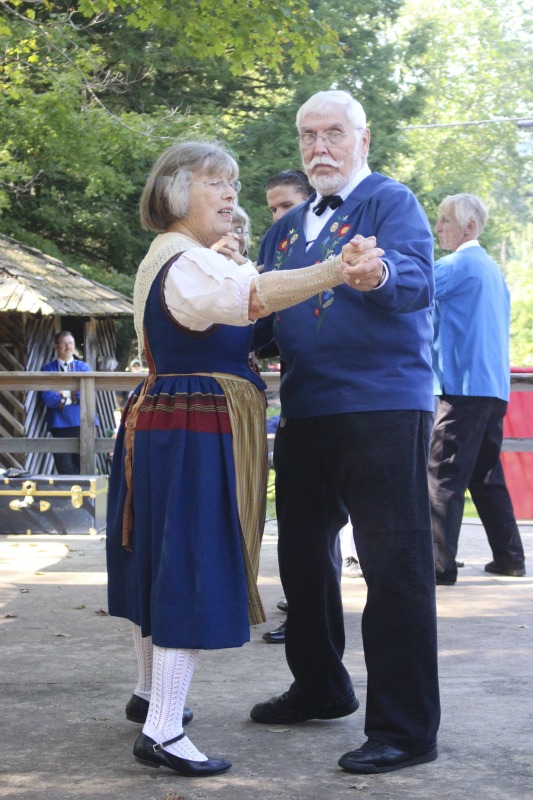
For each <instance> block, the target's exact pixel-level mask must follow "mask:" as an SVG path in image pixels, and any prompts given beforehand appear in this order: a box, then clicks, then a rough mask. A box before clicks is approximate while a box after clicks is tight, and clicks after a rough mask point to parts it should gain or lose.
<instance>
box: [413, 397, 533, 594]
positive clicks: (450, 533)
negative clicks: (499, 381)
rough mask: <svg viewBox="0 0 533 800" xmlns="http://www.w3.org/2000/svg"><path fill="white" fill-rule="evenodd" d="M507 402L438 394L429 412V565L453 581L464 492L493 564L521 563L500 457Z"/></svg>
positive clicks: (515, 564) (518, 538)
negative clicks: (432, 422) (431, 556)
mask: <svg viewBox="0 0 533 800" xmlns="http://www.w3.org/2000/svg"><path fill="white" fill-rule="evenodd" d="M506 411H507V403H506V402H505V401H504V400H499V399H498V398H496V397H463V396H461V395H443V396H442V397H441V398H440V400H439V404H438V408H437V411H436V415H435V426H434V428H433V436H432V441H431V450H430V457H429V491H430V500H431V516H432V525H433V541H434V548H435V568H436V572H437V575H438V576H439V577H440V578H443V579H444V580H450V581H455V580H456V578H457V566H456V563H455V559H456V556H457V547H458V542H459V533H460V531H461V522H462V519H463V511H464V502H465V492H466V490H467V489H468V490H469V491H470V494H471V496H472V501H473V503H474V505H475V507H476V510H477V512H478V514H479V518H480V520H481V522H482V523H483V527H484V528H485V533H486V534H487V539H488V541H489V545H490V548H491V550H492V553H493V556H494V562H495V563H496V564H497V565H498V566H499V567H502V568H504V569H505V568H514V567H519V568H520V567H523V566H524V548H523V546H522V541H521V539H520V532H519V530H518V526H517V524H516V519H515V515H514V511H513V505H512V502H511V498H510V496H509V490H508V489H507V484H506V482H505V475H504V472H503V467H502V464H501V460H500V452H501V446H502V438H503V418H504V416H505V413H506Z"/></svg>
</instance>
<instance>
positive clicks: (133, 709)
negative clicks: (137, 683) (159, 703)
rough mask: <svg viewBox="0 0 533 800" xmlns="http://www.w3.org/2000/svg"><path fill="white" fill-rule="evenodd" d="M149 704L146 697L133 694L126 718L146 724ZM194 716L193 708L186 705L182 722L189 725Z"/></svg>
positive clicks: (129, 701)
mask: <svg viewBox="0 0 533 800" xmlns="http://www.w3.org/2000/svg"><path fill="white" fill-rule="evenodd" d="M148 706H149V703H148V700H145V699H144V697H139V696H138V695H136V694H132V696H131V697H130V699H129V700H128V704H127V706H126V719H129V720H130V722H138V723H140V724H141V725H144V723H145V722H146V715H147V714H148ZM193 716H194V715H193V713H192V711H191V709H190V708H187V707H185V708H184V709H183V717H182V720H181V724H182V725H188V724H189V722H190V721H191V720H192V718H193Z"/></svg>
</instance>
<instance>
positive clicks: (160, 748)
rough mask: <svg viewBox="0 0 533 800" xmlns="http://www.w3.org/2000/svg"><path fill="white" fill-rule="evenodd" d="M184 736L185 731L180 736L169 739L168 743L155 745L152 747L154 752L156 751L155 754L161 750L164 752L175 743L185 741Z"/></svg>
mask: <svg viewBox="0 0 533 800" xmlns="http://www.w3.org/2000/svg"><path fill="white" fill-rule="evenodd" d="M184 736H185V731H182V732H181V733H180V735H179V736H174V738H173V739H168V740H167V741H166V742H162V743H161V744H154V745H153V746H152V750H153V751H154V753H158V752H159V750H162V749H163V748H164V747H166V746H167V745H169V744H174V742H179V740H180V739H183V737H184Z"/></svg>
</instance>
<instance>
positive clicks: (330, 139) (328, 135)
mask: <svg viewBox="0 0 533 800" xmlns="http://www.w3.org/2000/svg"><path fill="white" fill-rule="evenodd" d="M361 130H363V129H362V128H352V129H351V130H349V131H346V132H344V131H338V130H337V129H336V128H331V129H330V130H329V131H324V133H311V132H309V131H305V132H304V133H300V134H299V136H298V139H299V140H300V144H301V145H302V147H312V146H314V145H315V143H316V140H317V139H322V141H323V142H324V143H325V144H332V145H336V144H340V143H341V142H342V140H343V139H344V137H345V136H348V134H349V133H351V132H352V131H361Z"/></svg>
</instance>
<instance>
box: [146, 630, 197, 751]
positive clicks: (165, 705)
mask: <svg viewBox="0 0 533 800" xmlns="http://www.w3.org/2000/svg"><path fill="white" fill-rule="evenodd" d="M197 655H198V650H174V649H171V648H168V647H157V646H154V657H153V665H152V696H151V698H150V707H149V709H148V716H147V718H146V722H145V724H144V727H143V733H145V734H146V736H149V737H150V739H153V740H154V741H155V742H157V743H158V744H162V742H166V741H167V740H168V739H173V738H174V737H175V736H178V735H179V734H180V733H182V732H183V725H182V718H183V708H184V706H185V700H186V699H187V692H188V691H189V684H190V682H191V678H192V674H193V672H194V664H195V661H196V656H197ZM165 750H166V751H167V752H168V753H172V755H175V756H179V757H180V758H187V759H188V760H189V761H206V760H207V756H205V755H204V754H203V753H201V752H200V751H199V750H197V749H196V747H195V746H194V745H193V743H192V742H191V741H190V739H188V738H187V736H184V737H183V739H180V740H179V741H178V742H175V743H174V744H171V745H168V746H167V747H165Z"/></svg>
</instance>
